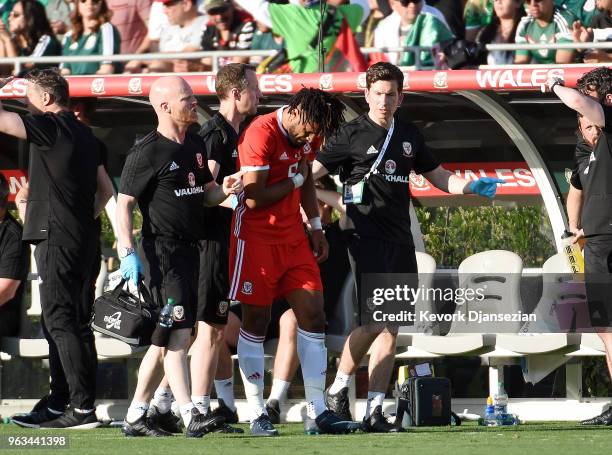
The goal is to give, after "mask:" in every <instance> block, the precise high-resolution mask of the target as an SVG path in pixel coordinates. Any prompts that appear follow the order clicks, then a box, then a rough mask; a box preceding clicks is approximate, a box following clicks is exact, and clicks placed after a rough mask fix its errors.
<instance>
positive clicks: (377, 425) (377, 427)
mask: <svg viewBox="0 0 612 455" xmlns="http://www.w3.org/2000/svg"><path fill="white" fill-rule="evenodd" d="M363 431H367V432H368V433H400V432H402V431H404V429H403V428H402V427H397V426H395V425H394V424H392V423H390V422H389V421H388V420H387V417H386V416H385V415H384V414H383V412H382V406H380V405H379V406H376V407H375V408H374V411H373V412H372V413H371V414H370V417H368V418H367V419H366V418H364V419H363Z"/></svg>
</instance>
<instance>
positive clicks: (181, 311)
mask: <svg viewBox="0 0 612 455" xmlns="http://www.w3.org/2000/svg"><path fill="white" fill-rule="evenodd" d="M172 319H173V320H174V321H175V322H181V321H184V320H185V308H184V307H183V306H181V305H176V306H175V307H174V309H173V310H172Z"/></svg>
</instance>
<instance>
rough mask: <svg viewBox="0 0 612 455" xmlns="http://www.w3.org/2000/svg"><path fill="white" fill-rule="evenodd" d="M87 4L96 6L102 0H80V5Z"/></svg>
mask: <svg viewBox="0 0 612 455" xmlns="http://www.w3.org/2000/svg"><path fill="white" fill-rule="evenodd" d="M87 2H91V3H93V4H94V5H97V4H98V3H102V0H81V3H83V4H85V3H87Z"/></svg>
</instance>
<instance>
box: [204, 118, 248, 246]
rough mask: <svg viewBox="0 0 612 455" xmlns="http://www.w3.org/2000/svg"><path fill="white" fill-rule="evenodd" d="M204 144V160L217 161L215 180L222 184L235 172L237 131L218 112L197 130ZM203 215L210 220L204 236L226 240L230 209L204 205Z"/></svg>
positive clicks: (229, 224)
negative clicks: (217, 168) (217, 167)
mask: <svg viewBox="0 0 612 455" xmlns="http://www.w3.org/2000/svg"><path fill="white" fill-rule="evenodd" d="M199 134H200V136H201V137H202V139H203V140H204V144H205V146H206V155H205V157H204V159H205V160H212V161H216V162H217V163H219V173H218V174H217V178H216V182H217V183H218V184H219V185H221V184H223V178H224V177H227V176H228V175H231V174H233V173H234V172H236V160H237V159H238V133H236V130H234V127H233V126H232V125H230V124H229V123H228V122H227V120H225V118H224V117H223V116H222V115H221V114H219V113H218V112H217V113H216V114H215V115H214V116H213V117H212V118H211V119H210V120H209V121H208V122H206V123H205V124H204V125H202V128H201V129H200V132H199ZM204 211H205V217H206V219H207V220H210V222H209V223H208V226H207V228H206V230H207V233H206V238H207V239H210V240H224V241H228V239H229V233H230V228H231V225H232V210H231V209H228V208H227V207H221V206H216V207H206V208H205V209H204Z"/></svg>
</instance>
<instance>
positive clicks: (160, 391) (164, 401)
mask: <svg viewBox="0 0 612 455" xmlns="http://www.w3.org/2000/svg"><path fill="white" fill-rule="evenodd" d="M173 398H174V397H173V396H172V390H170V388H169V387H161V386H160V387H158V388H157V390H156V391H155V395H153V399H152V400H151V406H155V407H156V408H157V409H159V412H161V413H162V414H165V413H166V412H168V411H169V410H170V408H171V407H172V399H173Z"/></svg>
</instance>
